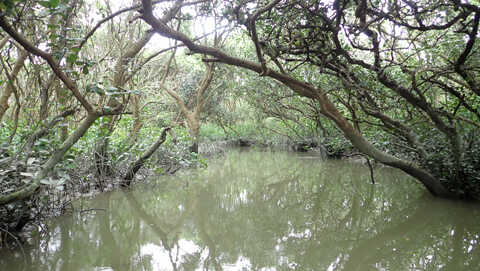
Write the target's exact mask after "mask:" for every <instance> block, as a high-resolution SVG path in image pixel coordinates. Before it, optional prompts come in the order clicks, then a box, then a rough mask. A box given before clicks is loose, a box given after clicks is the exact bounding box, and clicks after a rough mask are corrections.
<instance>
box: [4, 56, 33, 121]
mask: <svg viewBox="0 0 480 271" xmlns="http://www.w3.org/2000/svg"><path fill="white" fill-rule="evenodd" d="M18 50H19V51H20V52H19V56H18V58H17V61H16V62H15V66H13V71H12V72H11V74H10V77H11V78H12V80H16V78H17V74H18V73H19V72H20V70H21V69H22V67H23V64H24V63H25V60H26V59H27V56H28V53H27V51H25V50H22V49H20V48H19V49H18ZM13 84H14V82H11V81H10V80H9V82H8V84H7V86H6V87H5V89H4V90H3V92H2V96H0V121H2V119H3V116H4V115H5V112H6V111H7V109H8V107H9V105H8V100H9V99H10V96H11V95H12V93H13V91H14V87H15V86H14V85H13Z"/></svg>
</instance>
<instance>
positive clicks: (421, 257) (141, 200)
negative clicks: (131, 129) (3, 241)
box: [0, 150, 480, 271]
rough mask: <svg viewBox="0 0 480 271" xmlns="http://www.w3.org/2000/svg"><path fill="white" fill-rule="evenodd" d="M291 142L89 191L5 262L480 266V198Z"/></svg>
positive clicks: (46, 266)
mask: <svg viewBox="0 0 480 271" xmlns="http://www.w3.org/2000/svg"><path fill="white" fill-rule="evenodd" d="M375 180H376V184H375V185H372V184H371V182H370V175H369V171H368V168H366V167H365V166H363V165H361V164H358V163H348V162H345V161H322V160H320V159H318V158H316V157H312V156H301V155H299V154H294V153H288V152H269V151H248V152H242V151H238V150H236V151H232V152H230V153H228V154H227V155H226V157H224V158H221V159H218V160H213V161H209V166H208V168H206V169H198V170H192V171H188V172H183V173H180V174H178V175H177V176H170V177H167V176H166V177H160V178H157V179H155V180H151V181H150V182H148V183H146V184H141V185H137V186H136V187H135V188H134V189H132V190H128V191H116V192H112V193H107V194H103V195H99V196H98V197H96V198H95V199H93V200H88V201H87V200H83V201H80V202H78V203H77V207H78V208H79V209H81V210H83V211H81V212H76V213H74V214H73V215H71V216H65V217H61V218H59V219H56V220H54V221H53V222H52V223H50V225H49V231H50V234H48V236H42V238H33V239H32V240H31V241H30V243H31V245H29V246H27V247H25V248H24V251H23V252H22V251H20V250H19V251H15V252H9V253H6V252H3V253H1V254H0V270H9V271H10V270H116V271H117V270H480V251H479V246H480V245H479V240H480V223H479V214H480V212H479V208H478V207H479V205H475V204H465V203H456V202H451V201H443V200H436V199H433V198H432V197H431V196H429V195H427V194H425V191H424V189H423V188H422V187H421V186H420V185H418V184H416V183H415V182H413V181H412V180H411V179H410V178H409V177H408V176H406V175H405V174H403V173H401V172H399V171H396V170H391V169H386V168H384V169H381V168H380V169H377V170H376V171H375Z"/></svg>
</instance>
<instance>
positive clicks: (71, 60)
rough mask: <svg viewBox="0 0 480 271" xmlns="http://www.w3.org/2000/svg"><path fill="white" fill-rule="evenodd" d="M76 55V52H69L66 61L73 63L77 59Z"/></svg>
mask: <svg viewBox="0 0 480 271" xmlns="http://www.w3.org/2000/svg"><path fill="white" fill-rule="evenodd" d="M77 58H78V55H77V54H70V55H68V56H67V63H70V64H73V63H75V61H77Z"/></svg>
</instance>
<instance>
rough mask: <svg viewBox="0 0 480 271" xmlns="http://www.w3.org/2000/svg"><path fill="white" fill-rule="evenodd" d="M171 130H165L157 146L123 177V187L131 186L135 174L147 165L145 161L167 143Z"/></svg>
mask: <svg viewBox="0 0 480 271" xmlns="http://www.w3.org/2000/svg"><path fill="white" fill-rule="evenodd" d="M170 129H171V128H170V127H166V128H164V129H163V131H162V134H161V135H160V138H159V139H158V140H157V142H155V144H153V145H152V146H151V147H150V148H149V149H148V150H147V151H146V152H145V153H144V154H143V155H142V156H141V157H140V158H138V159H137V161H135V162H134V163H132V164H131V166H130V167H129V168H128V171H127V173H126V174H125V176H124V177H123V179H124V180H125V181H124V182H123V183H122V186H129V185H130V183H131V182H130V181H131V180H132V179H133V177H135V174H136V173H137V172H138V171H139V170H140V168H142V166H143V165H144V164H145V161H147V160H148V159H149V158H150V157H151V156H152V154H153V153H154V152H155V151H156V150H157V149H158V148H159V147H160V145H162V144H163V142H165V139H166V138H167V132H168V130H170Z"/></svg>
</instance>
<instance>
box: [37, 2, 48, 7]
mask: <svg viewBox="0 0 480 271" xmlns="http://www.w3.org/2000/svg"><path fill="white" fill-rule="evenodd" d="M38 3H39V4H40V6H42V7H45V8H50V1H39V2H38Z"/></svg>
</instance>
